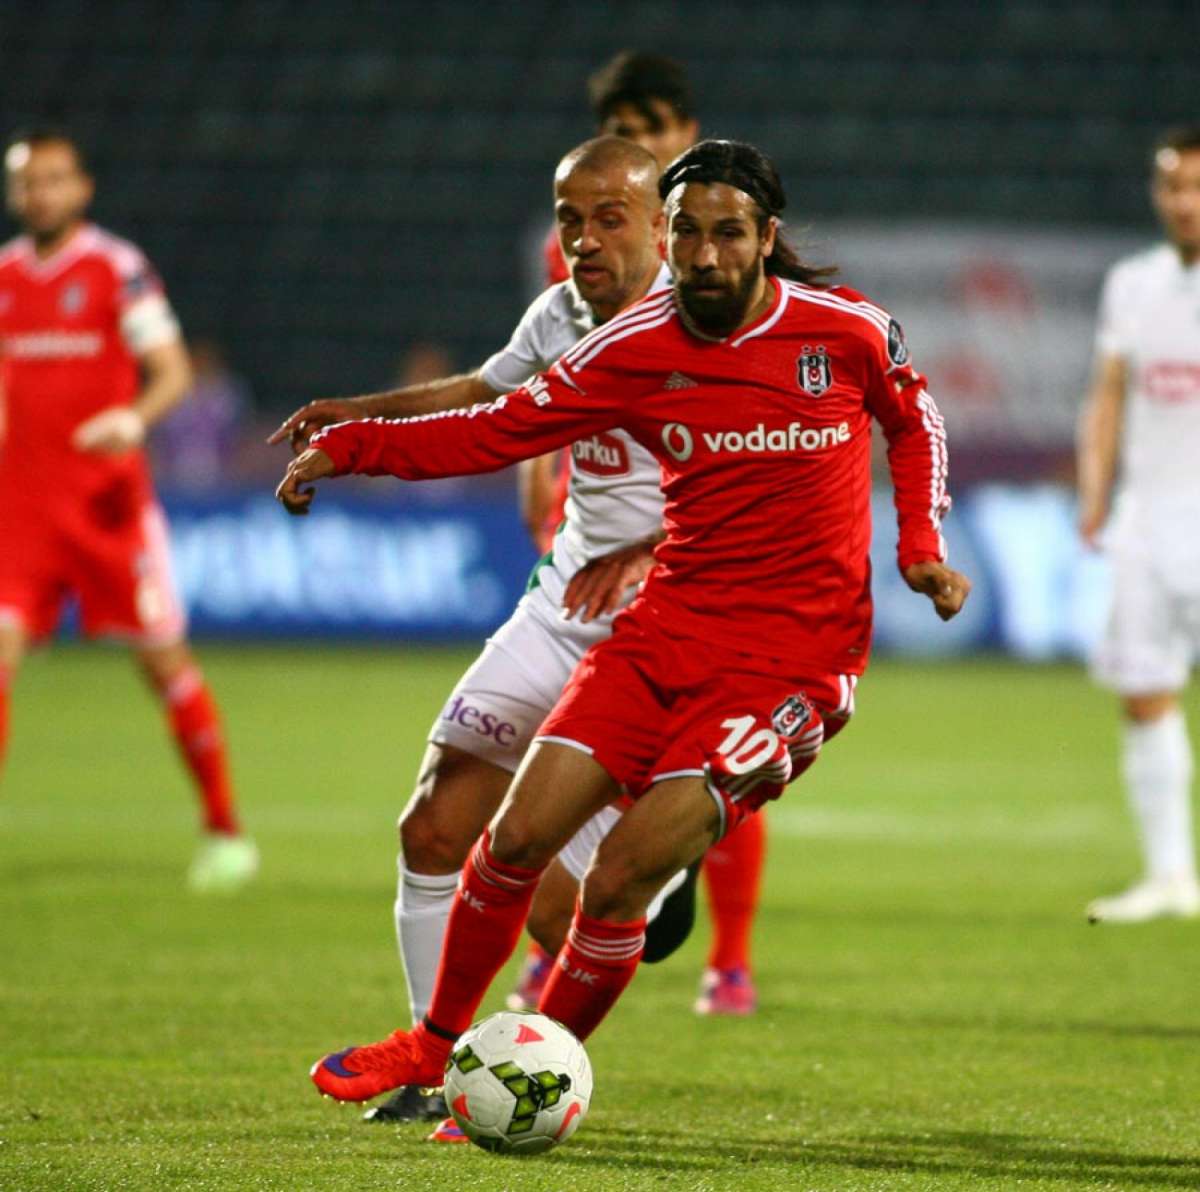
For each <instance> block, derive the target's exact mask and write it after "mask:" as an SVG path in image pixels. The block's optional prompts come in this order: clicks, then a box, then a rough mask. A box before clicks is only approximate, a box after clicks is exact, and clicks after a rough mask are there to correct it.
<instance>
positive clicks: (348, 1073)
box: [309, 1024, 450, 1101]
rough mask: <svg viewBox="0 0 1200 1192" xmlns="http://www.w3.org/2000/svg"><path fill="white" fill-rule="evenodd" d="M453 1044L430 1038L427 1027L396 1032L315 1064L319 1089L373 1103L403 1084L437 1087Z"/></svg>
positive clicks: (314, 1075) (342, 1098)
mask: <svg viewBox="0 0 1200 1192" xmlns="http://www.w3.org/2000/svg"><path fill="white" fill-rule="evenodd" d="M449 1054H450V1044H449V1043H448V1042H446V1041H445V1040H443V1039H438V1038H435V1037H433V1036H431V1035H430V1033H429V1032H428V1031H426V1030H425V1028H424V1025H423V1024H418V1025H417V1026H415V1027H414V1028H413V1029H412V1030H411V1031H393V1032H392V1033H391V1034H390V1035H388V1037H387V1038H386V1039H384V1040H383V1041H382V1042H380V1043H371V1044H369V1045H368V1046H366V1047H347V1048H344V1049H343V1050H342V1051H335V1052H332V1053H331V1054H330V1055H327V1056H325V1058H324V1059H320V1060H318V1061H317V1062H316V1063H315V1064H313V1066H312V1068H311V1070H310V1071H309V1075H310V1076H311V1077H312V1082H313V1084H315V1085H316V1086H317V1088H318V1089H319V1090H320V1091H321V1092H322V1093H325V1094H326V1095H327V1096H330V1097H334V1098H336V1099H337V1100H338V1101H369V1100H370V1099H371V1098H372V1097H377V1096H379V1094H380V1093H387V1092H390V1091H391V1090H392V1089H397V1088H399V1087H400V1086H401V1085H403V1084H416V1085H423V1086H428V1087H430V1088H433V1087H436V1086H438V1085H440V1084H441V1083H442V1078H443V1074H444V1072H445V1068H446V1057H447V1056H448V1055H449Z"/></svg>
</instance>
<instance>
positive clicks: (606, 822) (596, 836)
mask: <svg viewBox="0 0 1200 1192" xmlns="http://www.w3.org/2000/svg"><path fill="white" fill-rule="evenodd" d="M622 814H623V812H621V811H620V810H619V809H618V808H616V807H613V806H611V805H610V806H608V807H603V808H601V809H600V810H599V811H597V812H596V814H595V815H593V816H592V818H591V819H590V820H588V822H587V823H586V824H584V825H583V827H582V828H580V829H579V831H578V832H576V833H575V835H574V836H572V837H571V839H570V840H569V841H567V844H566V847H565V848H563V850H562V851H561V852H560V853H559V854H558V859H559V861H560V862H561V863H562V866H563V868H564V869H565V870H566V871H567V872H568V873H569V874H570V875H571V876H572V877H573V878H574V879H575V880H576V881H577V882H581V881H583V875H584V874H585V873H587V871H588V866H589V865H590V864H591V863H592V854H593V853H594V852H595V851H596V849H597V847H598V846H599V844H600V842H601V841H602V840H603V839H604V838H605V837H606V836H607V835H608V834H609V832H611V831H612V830H613V828H614V827H615V826H616V824H617V822H618V821H619V820H620V818H621V816H622ZM686 877H687V870H686V869H681V870H680V871H679V872H678V873H677V874H676V875H675V876H674V877H673V878H671V880H670V881H669V882H667V884H666V885H665V886H663V888H662V889H661V890H659V892H658V893H657V894H656V895H655V896H654V901H653V902H652V903H650V906H649V907H648V908H647V910H646V922H648V923H649V922H650V921H652V920H653V919H656V918H657V917H658V912H659V911H661V910H662V905H663V903H664V902H665V901H666V900H667V898H668V897H669V896H670V895H671V894H673V893H674V892H675V891H676V890H678V889H679V887H680V886H682V885H683V882H684V879H685V878H686Z"/></svg>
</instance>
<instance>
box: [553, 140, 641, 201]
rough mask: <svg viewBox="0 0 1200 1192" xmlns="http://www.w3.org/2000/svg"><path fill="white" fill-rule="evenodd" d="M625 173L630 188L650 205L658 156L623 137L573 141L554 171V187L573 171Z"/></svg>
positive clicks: (575, 172)
mask: <svg viewBox="0 0 1200 1192" xmlns="http://www.w3.org/2000/svg"><path fill="white" fill-rule="evenodd" d="M583 173H586V174H607V175H624V181H625V183H626V185H627V186H629V187H630V188H631V189H633V190H635V191H638V192H640V193H642V194H643V195H644V196H645V198H646V201H647V202H648V203H649V204H650V205H651V206H653V207H657V206H658V204H659V198H658V159H657V158H656V157H655V156H654V154H653V153H651V152H650V151H649V150H648V149H643V148H642V147H641V145H638V144H635V143H634V142H633V141H627V140H626V139H625V138H624V137H593V138H592V140H590V141H584V142H583V144H582V145H576V146H575V148H574V149H572V150H571V152H570V153H568V154H567V155H566V157H564V158H563V159H562V161H560V162H559V163H558V169H556V170H555V171H554V185H555V187H556V188H557V187H558V186H560V185H561V184H562V183H563V182H565V181H566V180H567V179H568V178H570V177H572V176H573V175H575V174H583Z"/></svg>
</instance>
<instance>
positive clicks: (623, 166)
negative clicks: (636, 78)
mask: <svg viewBox="0 0 1200 1192" xmlns="http://www.w3.org/2000/svg"><path fill="white" fill-rule="evenodd" d="M554 219H555V223H556V224H557V225H558V242H559V244H560V245H561V247H562V251H563V258H564V259H565V260H566V262H567V267H568V268H569V269H570V270H571V278H572V280H573V281H574V283H575V286H576V288H577V289H578V290H579V293H580V296H581V297H582V298H583V300H584V301H585V302H587V303H588V305H589V306H591V308H592V313H593V314H594V315H595V316H596V318H597V320H599V321H600V322H603V321H604V320H605V319H610V318H612V316H613V315H614V314H616V313H617V311H619V310H621V309H623V308H624V307H626V306H628V305H629V304H630V303H631V302H636V301H637V300H638V299H639V298H641V297H642V296H643V295H644V294H645V293H646V291H647V290H648V289H649V288H650V285H651V283H652V282H653V281H654V278H655V276H656V275H657V274H658V271H659V268H660V267H661V264H662V257H661V254H660V246H661V244H662V236H663V228H664V224H663V213H662V200H661V199H660V198H659V197H658V161H657V159H656V158H655V156H654V154H653V153H650V152H649V151H648V150H646V149H643V148H642V147H641V146H640V145H635V144H634V143H633V142H632V141H626V140H624V139H623V138H621V137H596V138H595V139H594V140H591V141H584V143H583V144H582V145H578V146H576V147H575V148H574V149H572V150H571V152H570V153H568V154H567V155H566V157H564V158H563V159H562V161H560V162H559V163H558V169H557V170H555V171H554Z"/></svg>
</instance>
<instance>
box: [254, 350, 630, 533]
mask: <svg viewBox="0 0 1200 1192" xmlns="http://www.w3.org/2000/svg"><path fill="white" fill-rule="evenodd" d="M635 392H636V390H631V389H630V387H629V386H628V385H623V384H617V383H607V384H605V383H597V384H595V385H593V386H592V388H591V391H590V392H588V393H585V392H584V390H583V389H582V388H581V387H580V386H579V385H578V384H576V382H575V381H573V380H571V379H568V374H567V372H566V370H565V369H564V367H563V366H562V365H561V364H559V365H555V367H554V368H553V369H551V370H550V371H549V372H547V373H543V374H541V375H540V376H537V377H534V378H533V380H532V381H530V382H529V384H528V385H525V386H522V387H521V388H520V389H518V390H517V391H516V392H515V393H510V394H507V395H506V396H502V397H498V398H496V400H495V401H493V402H489V403H488V404H486V405H475V406H472V407H471V408H470V409H468V410H449V411H445V412H443V413H438V414H428V415H425V416H423V417H419V418H406V419H401V420H399V421H391V420H387V419H370V420H366V421H357V422H342V423H338V424H336V425H334V426H330V427H327V428H325V429H324V430H322V431H320V432H318V434H316V435H315V436H314V437H313V440H312V444H311V447H310V449H309V451H306V452H305V453H304V454H303V455H300V456H298V457H297V458H296V459H294V460H293V461H292V464H291V466H290V467H289V469H288V473H287V475H285V476H284V479H283V481H282V483H281V484H280V486H279V488H278V489H277V490H276V495H277V496H278V497H279V499H280V501H282V502H283V504H284V505H285V506H286V507H287V508H288V509H289V510H291V511H292V512H302V511H304V510H306V509H307V507H308V505H309V504H310V503H311V500H312V494H311V490H310V491H309V492H308V493H307V495H306V494H305V493H304V492H303V491H302V487H301V486H302V485H303V484H305V483H308V482H311V481H313V480H318V479H320V478H321V477H322V476H331V475H339V476H340V475H345V474H347V473H350V472H355V473H359V474H363V475H368V476H388V475H390V476H399V477H400V478H401V479H403V480H432V479H436V478H438V477H442V476H466V475H471V474H473V473H477V472H493V471H496V470H498V469H500V468H504V467H507V466H508V465H509V464H514V463H517V462H518V461H519V460H522V459H530V458H532V457H533V456H536V455H543V454H545V453H546V452H547V451H552V450H554V449H555V448H557V447H564V446H566V444H568V443H570V442H571V441H572V440H573V439H577V438H579V437H580V436H581V435H585V434H589V433H591V432H593V431H598V430H608V429H610V428H612V427H614V426H619V425H620V423H621V419H622V415H623V413H624V412H625V409H626V403H627V402H628V401H629V400H630V399H631V398H632V396H633V395H634V394H635ZM313 451H315V454H310V452H313ZM321 457H324V458H321Z"/></svg>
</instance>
